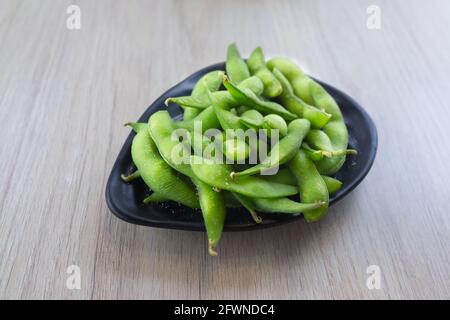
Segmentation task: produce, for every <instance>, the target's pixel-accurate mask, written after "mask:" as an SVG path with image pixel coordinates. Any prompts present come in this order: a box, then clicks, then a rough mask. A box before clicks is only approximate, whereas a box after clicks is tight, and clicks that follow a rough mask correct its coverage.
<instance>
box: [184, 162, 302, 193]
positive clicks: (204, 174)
mask: <svg viewBox="0 0 450 320" xmlns="http://www.w3.org/2000/svg"><path fill="white" fill-rule="evenodd" d="M191 167H192V170H193V171H194V173H195V175H196V176H197V177H198V178H199V179H200V180H202V181H203V182H205V183H207V184H209V185H211V186H214V187H217V188H219V189H223V190H227V191H231V192H236V193H240V194H243V195H245V196H248V197H254V198H256V197H259V198H280V197H287V196H292V195H294V194H297V192H298V190H297V188H296V187H293V186H288V185H283V184H279V183H272V182H268V181H266V180H264V179H261V178H258V177H241V178H240V179H239V180H236V181H235V180H233V179H231V178H230V173H231V171H232V168H231V167H230V166H229V165H227V164H223V163H222V164H220V163H215V162H213V161H209V160H207V159H204V158H201V157H198V156H191Z"/></svg>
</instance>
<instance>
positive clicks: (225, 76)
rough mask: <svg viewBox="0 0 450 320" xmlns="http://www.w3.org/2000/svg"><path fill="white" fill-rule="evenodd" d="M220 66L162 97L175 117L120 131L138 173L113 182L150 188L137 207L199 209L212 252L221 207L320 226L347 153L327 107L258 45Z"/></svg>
mask: <svg viewBox="0 0 450 320" xmlns="http://www.w3.org/2000/svg"><path fill="white" fill-rule="evenodd" d="M225 69H226V70H225V71H223V70H215V71H211V72H209V73H207V74H205V75H204V76H203V77H202V78H200V79H199V80H198V82H197V83H196V84H195V86H194V88H193V90H192V92H191V95H189V96H182V97H171V98H169V99H167V100H166V105H169V103H175V104H177V105H179V106H180V107H182V108H183V110H184V113H183V119H182V120H178V121H175V120H173V119H172V118H171V117H170V115H169V113H168V112H167V111H165V110H163V111H158V112H156V113H153V114H152V115H151V116H150V118H149V119H148V123H129V124H128V125H129V126H131V127H132V128H133V130H134V131H135V132H136V135H135V137H134V139H133V143H132V147H131V156H132V159H133V162H134V164H135V166H136V168H137V170H136V171H135V172H133V173H131V174H129V175H122V179H123V180H124V181H125V182H131V181H132V180H134V179H137V178H141V179H143V181H144V182H145V183H146V185H147V186H148V187H149V189H150V190H151V193H150V192H149V193H150V195H149V196H148V197H147V198H145V199H143V201H144V203H155V202H164V201H176V202H178V203H180V204H182V205H185V206H187V207H190V208H200V209H201V213H202V215H203V220H204V223H205V228H206V231H207V235H208V252H209V253H210V254H211V255H217V252H216V249H215V248H216V246H217V244H218V242H219V240H220V237H221V234H222V229H223V226H224V223H225V218H226V211H227V208H228V207H239V206H241V207H244V208H245V209H246V210H247V211H248V212H249V214H250V215H251V217H252V218H253V220H254V221H255V223H261V222H262V219H261V218H260V217H259V216H258V214H257V212H265V213H279V214H292V215H298V214H300V213H303V215H304V217H305V219H306V220H307V221H308V222H311V221H317V220H319V219H320V218H321V217H323V216H324V214H325V213H326V211H327V208H328V201H329V195H330V194H333V193H335V192H337V191H338V190H339V189H340V188H341V185H342V183H341V182H340V181H339V180H337V179H335V178H333V177H332V176H333V175H334V174H335V173H336V172H337V171H338V170H339V169H340V168H341V167H342V165H343V164H344V162H345V160H346V155H348V154H356V150H352V149H347V148H348V132H347V128H346V126H345V123H344V118H343V116H342V113H341V111H340V109H339V106H338V105H337V103H336V101H335V100H334V99H333V97H332V96H331V95H330V94H328V92H327V91H326V90H325V89H324V88H323V87H322V86H321V85H320V84H319V83H317V82H316V81H314V80H313V79H311V78H310V77H308V76H307V75H306V74H305V73H304V72H303V71H302V70H301V69H300V68H299V67H298V66H297V65H296V64H295V63H293V62H292V61H291V60H289V59H287V58H273V59H271V60H269V61H265V58H264V54H263V51H262V49H261V48H259V47H258V48H256V49H255V50H254V51H253V52H252V53H251V55H250V57H249V58H248V59H247V60H244V59H242V58H241V55H240V53H239V51H238V49H237V47H236V45H235V44H234V43H233V44H230V45H229V46H228V50H227V59H226V68H225ZM250 131H251V132H254V133H255V135H254V136H252V135H251V134H250V133H249V132H250ZM255 137H256V140H255V139H253V141H251V140H252V139H251V138H255ZM269 140H270V143H269V142H268V141H269ZM199 214H200V212H199Z"/></svg>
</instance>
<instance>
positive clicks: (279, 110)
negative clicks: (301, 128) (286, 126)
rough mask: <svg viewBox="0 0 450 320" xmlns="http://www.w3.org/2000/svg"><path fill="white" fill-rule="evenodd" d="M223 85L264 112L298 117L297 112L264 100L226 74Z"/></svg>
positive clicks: (238, 97) (248, 104)
mask: <svg viewBox="0 0 450 320" xmlns="http://www.w3.org/2000/svg"><path fill="white" fill-rule="evenodd" d="M223 85H224V86H225V88H226V89H227V90H228V92H230V94H231V95H232V96H233V98H234V99H235V100H236V101H237V102H238V103H240V104H242V105H244V106H247V107H250V108H254V109H256V110H258V111H259V112H263V113H268V114H270V113H275V114H278V115H280V116H282V117H283V118H284V119H286V120H294V119H296V118H297V116H296V115H295V114H293V113H291V112H289V111H288V110H286V109H285V108H284V107H283V106H282V105H280V104H278V103H276V102H272V101H266V100H262V99H260V98H259V97H258V96H257V95H255V94H254V93H253V92H251V91H250V90H248V89H243V90H241V89H240V88H239V87H237V86H236V85H234V84H233V83H231V82H230V80H228V78H227V76H224V78H223Z"/></svg>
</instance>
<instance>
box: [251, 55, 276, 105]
mask: <svg viewBox="0 0 450 320" xmlns="http://www.w3.org/2000/svg"><path fill="white" fill-rule="evenodd" d="M247 65H248V68H249V69H250V73H251V74H252V75H255V76H257V77H258V78H260V79H261V80H262V82H263V83H264V92H263V94H264V95H265V96H266V97H268V98H274V97H277V96H278V95H280V93H281V91H282V90H283V89H282V87H281V84H280V82H279V81H278V80H277V78H275V76H274V75H273V74H272V72H270V70H269V69H268V68H267V67H266V62H265V59H264V54H263V51H262V49H261V47H257V48H256V49H255V50H253V52H252V53H251V54H250V57H249V58H248V60H247Z"/></svg>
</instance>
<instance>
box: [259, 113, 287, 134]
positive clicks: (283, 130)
mask: <svg viewBox="0 0 450 320" xmlns="http://www.w3.org/2000/svg"><path fill="white" fill-rule="evenodd" d="M262 128H263V129H266V130H267V135H268V136H269V137H270V136H271V132H272V130H274V129H275V130H278V132H279V135H280V137H284V136H285V135H286V134H287V130H288V126H287V124H286V121H284V119H283V118H282V117H280V116H279V115H277V114H268V115H267V116H265V117H264V119H263V124H262Z"/></svg>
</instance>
